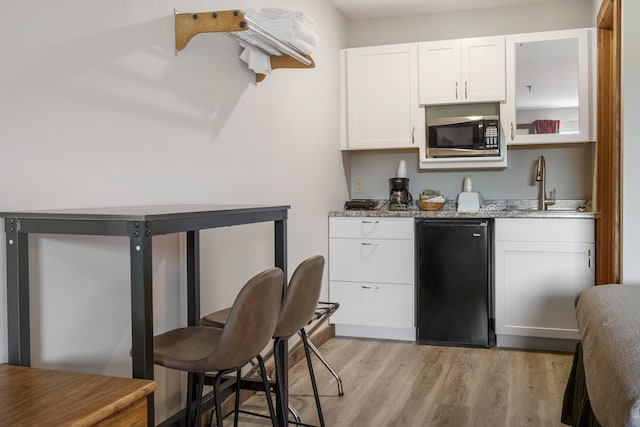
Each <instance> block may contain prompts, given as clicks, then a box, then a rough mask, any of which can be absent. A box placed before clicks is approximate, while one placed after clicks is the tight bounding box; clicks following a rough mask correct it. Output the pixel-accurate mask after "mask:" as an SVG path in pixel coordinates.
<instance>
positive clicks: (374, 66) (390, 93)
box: [345, 44, 419, 150]
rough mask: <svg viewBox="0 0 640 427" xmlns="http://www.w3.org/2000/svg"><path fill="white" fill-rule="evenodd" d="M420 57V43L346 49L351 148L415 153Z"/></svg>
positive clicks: (348, 139) (348, 126)
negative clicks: (411, 149) (388, 149)
mask: <svg viewBox="0 0 640 427" xmlns="http://www.w3.org/2000/svg"><path fill="white" fill-rule="evenodd" d="M417 56H418V55H417V46H416V44H400V45H390V46H376V47H367V48H356V49H348V50H347V52H346V85H345V86H346V93H347V95H346V100H345V102H346V105H347V106H346V115H347V120H346V124H347V129H346V134H347V144H346V145H347V146H346V148H347V149H349V150H358V149H379V148H406V147H416V148H417V146H418V145H417V138H418V129H417V128H416V126H417V122H418V110H419V106H418V77H417V70H418V63H417Z"/></svg>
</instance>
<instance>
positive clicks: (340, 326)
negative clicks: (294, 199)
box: [329, 217, 415, 341]
mask: <svg viewBox="0 0 640 427" xmlns="http://www.w3.org/2000/svg"><path fill="white" fill-rule="evenodd" d="M413 236H414V220H413V218H370V217H366V218H365V217H362V218H360V217H358V218H354V217H350V218H346V217H331V218H329V298H330V300H331V301H335V302H338V303H340V309H339V310H338V311H336V313H335V314H334V315H333V316H332V317H331V322H332V323H333V324H334V325H335V328H336V335H338V336H357V337H365V338H383V339H396V340H405V341H406V340H409V341H413V340H415V286H414V281H415V279H414V277H415V270H414V243H413V242H414V237H413Z"/></svg>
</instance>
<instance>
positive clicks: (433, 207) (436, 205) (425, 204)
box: [416, 198, 447, 211]
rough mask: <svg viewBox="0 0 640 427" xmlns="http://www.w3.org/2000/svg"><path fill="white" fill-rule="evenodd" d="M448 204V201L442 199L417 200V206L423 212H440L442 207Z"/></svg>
mask: <svg viewBox="0 0 640 427" xmlns="http://www.w3.org/2000/svg"><path fill="white" fill-rule="evenodd" d="M445 203H447V201H446V200H441V199H440V198H438V199H436V200H433V199H420V200H416V204H417V205H418V208H420V210H421V211H439V210H440V209H442V207H443V206H444V205H445Z"/></svg>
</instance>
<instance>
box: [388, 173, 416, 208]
mask: <svg viewBox="0 0 640 427" xmlns="http://www.w3.org/2000/svg"><path fill="white" fill-rule="evenodd" d="M389 184H390V185H391V196H390V197H389V210H391V211H406V210H407V209H409V206H411V202H413V196H411V193H409V178H399V177H395V178H390V179H389Z"/></svg>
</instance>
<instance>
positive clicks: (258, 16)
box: [236, 8, 319, 74]
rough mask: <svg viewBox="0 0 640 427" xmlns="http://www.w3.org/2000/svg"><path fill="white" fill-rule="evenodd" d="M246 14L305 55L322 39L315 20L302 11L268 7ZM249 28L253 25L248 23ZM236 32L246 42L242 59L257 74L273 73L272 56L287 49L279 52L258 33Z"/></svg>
mask: <svg viewBox="0 0 640 427" xmlns="http://www.w3.org/2000/svg"><path fill="white" fill-rule="evenodd" d="M243 13H244V15H245V16H246V17H247V18H249V19H250V20H252V21H254V22H256V23H257V24H258V25H260V26H261V27H263V28H264V29H265V30H267V31H269V32H271V33H272V34H273V35H275V36H276V37H277V38H279V39H280V40H282V41H285V42H287V43H289V44H290V45H292V46H294V47H295V48H296V49H297V50H298V51H300V52H301V53H303V54H305V55H310V54H311V52H313V49H314V48H315V47H316V45H317V44H318V41H319V38H318V34H317V33H316V31H315V28H314V27H315V22H314V20H313V19H312V18H311V17H308V16H306V15H304V14H303V13H302V12H299V11H295V10H288V9H275V8H265V9H261V10H260V12H256V11H255V10H253V9H247V10H244V11H243ZM249 29H251V25H249ZM236 34H237V35H238V37H239V38H241V39H242V40H244V41H245V43H241V46H242V47H243V48H244V49H243V51H242V53H241V54H240V59H241V60H243V61H244V62H246V63H247V64H248V65H249V68H250V69H252V70H253V71H255V72H256V73H261V74H269V73H270V72H271V58H270V57H269V55H282V54H283V53H284V52H280V51H279V50H278V49H277V48H276V47H275V46H271V45H270V44H269V42H268V41H266V40H263V39H261V38H260V37H259V36H254V35H250V34H249V33H248V32H247V33H245V32H243V31H238V32H237V33H236ZM256 46H257V47H256Z"/></svg>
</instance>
